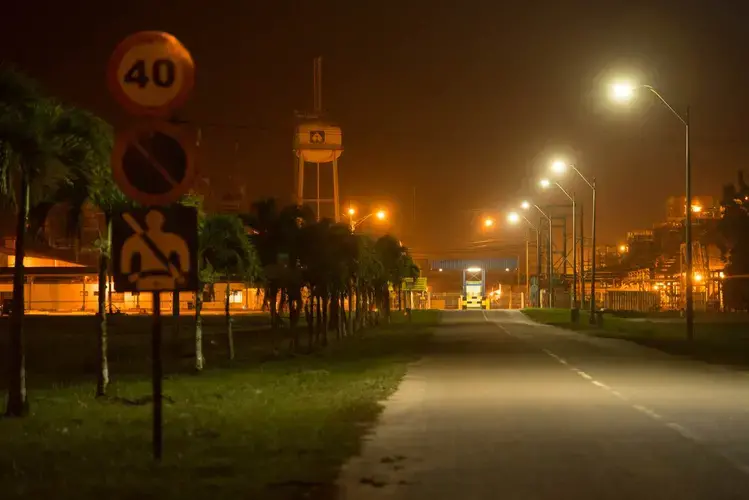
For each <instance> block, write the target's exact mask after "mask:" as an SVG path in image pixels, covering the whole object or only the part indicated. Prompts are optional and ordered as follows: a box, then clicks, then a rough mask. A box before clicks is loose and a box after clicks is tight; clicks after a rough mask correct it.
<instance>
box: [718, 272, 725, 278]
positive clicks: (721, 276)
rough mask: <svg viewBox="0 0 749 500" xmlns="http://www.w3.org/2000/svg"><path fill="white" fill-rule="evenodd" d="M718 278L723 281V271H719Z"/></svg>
mask: <svg viewBox="0 0 749 500" xmlns="http://www.w3.org/2000/svg"><path fill="white" fill-rule="evenodd" d="M718 277H720V279H723V278H725V277H726V274H725V273H724V272H723V271H721V272H719V273H718Z"/></svg>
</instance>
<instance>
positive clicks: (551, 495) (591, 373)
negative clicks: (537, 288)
mask: <svg viewBox="0 0 749 500" xmlns="http://www.w3.org/2000/svg"><path fill="white" fill-rule="evenodd" d="M339 490H340V497H339V498H340V499H341V500H367V499H385V498H388V499H390V498H393V499H429V500H441V499H451V500H457V499H461V500H462V499H466V500H469V499H509V500H524V499H581V498H582V499H597V500H598V499H627V500H635V499H636V500H642V499H674V500H677V499H678V500H688V499H710V500H722V499H749V375H748V374H746V373H743V372H738V371H733V370H731V369H728V368H722V367H716V366H709V365H706V364H702V363H699V362H696V361H689V360H684V359H681V358H676V357H672V356H668V355H666V354H663V353H661V352H659V351H656V350H652V349H648V348H645V347H641V346H638V345H635V344H631V343H628V342H626V341H617V340H610V339H597V338H590V337H587V336H585V335H582V334H576V333H574V332H569V331H566V330H561V329H557V328H553V327H549V326H542V325H538V324H535V323H532V322H530V321H529V320H527V319H526V318H525V316H523V315H522V314H521V313H520V312H517V311H486V312H481V311H468V312H451V313H446V314H445V315H444V320H443V324H442V325H441V326H440V327H438V328H437V333H436V338H435V342H434V344H433V347H432V348H431V351H430V353H429V354H428V355H427V356H426V357H425V358H424V359H423V360H422V361H420V362H419V363H417V364H415V365H414V366H412V367H411V369H410V370H409V373H408V375H407V377H406V378H405V379H404V381H403V383H402V384H401V386H400V387H399V389H398V390H397V391H396V393H395V394H394V395H393V396H392V397H391V398H390V399H389V400H388V401H387V403H386V406H385V410H384V412H383V414H382V416H381V418H380V420H379V423H378V425H377V426H376V427H375V429H373V431H372V433H371V435H370V436H369V437H368V438H367V439H366V441H365V443H364V446H363V449H362V452H361V455H360V456H358V457H355V458H353V459H352V460H350V461H349V462H348V463H347V464H346V465H345V466H344V468H343V469H342V471H341V476H340V478H339Z"/></svg>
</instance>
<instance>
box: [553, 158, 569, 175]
mask: <svg viewBox="0 0 749 500" xmlns="http://www.w3.org/2000/svg"><path fill="white" fill-rule="evenodd" d="M551 171H552V172H554V173H555V174H563V173H565V172H566V171H567V163H566V162H563V161H562V160H556V161H554V162H553V163H552V164H551Z"/></svg>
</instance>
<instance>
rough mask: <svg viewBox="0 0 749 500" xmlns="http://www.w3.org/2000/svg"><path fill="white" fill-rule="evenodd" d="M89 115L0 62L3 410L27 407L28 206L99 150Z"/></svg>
mask: <svg viewBox="0 0 749 500" xmlns="http://www.w3.org/2000/svg"><path fill="white" fill-rule="evenodd" d="M89 118H90V115H87V114H86V113H83V112H81V111H80V110H77V109H75V108H69V107H65V106H63V105H61V104H59V103H57V102H55V101H54V100H52V99H49V98H47V97H45V96H44V95H43V94H42V93H41V92H40V91H39V89H38V87H37V84H36V82H34V81H33V80H32V79H30V78H29V77H27V76H25V75H24V74H22V73H19V72H18V71H15V70H13V69H11V68H9V67H7V66H1V67H0V194H2V195H3V199H4V200H10V201H12V202H14V203H13V204H14V205H15V207H16V248H15V264H14V275H13V306H12V307H13V309H12V313H11V321H10V323H11V324H10V345H9V347H10V348H9V354H10V372H9V373H10V375H9V383H8V402H7V408H6V414H7V415H9V416H22V415H24V414H26V413H27V412H28V400H27V397H26V371H25V359H24V349H23V318H24V296H23V291H24V281H25V269H24V266H23V260H24V256H25V237H26V233H27V225H28V221H29V209H30V207H31V206H33V205H34V204H36V203H38V202H40V201H42V200H49V199H50V198H54V197H55V193H57V191H58V190H59V189H61V188H63V187H65V186H75V184H76V182H77V181H79V180H80V179H82V178H84V177H85V176H86V172H85V170H86V168H87V167H90V166H91V163H92V162H94V161H95V160H94V157H97V156H98V155H100V154H101V149H100V146H101V142H102V141H101V137H100V136H99V135H98V134H99V133H100V130H99V129H87V128H86V125H90V121H88V120H89Z"/></svg>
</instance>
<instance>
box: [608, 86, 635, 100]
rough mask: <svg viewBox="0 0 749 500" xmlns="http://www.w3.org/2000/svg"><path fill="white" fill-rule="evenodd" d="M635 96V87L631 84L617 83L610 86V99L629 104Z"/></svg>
mask: <svg viewBox="0 0 749 500" xmlns="http://www.w3.org/2000/svg"><path fill="white" fill-rule="evenodd" d="M634 96H635V86H634V85H632V84H631V83H625V82H619V83H615V84H613V85H612V86H611V98H612V99H613V100H615V101H619V102H629V101H631V100H632V99H633V98H634Z"/></svg>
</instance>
